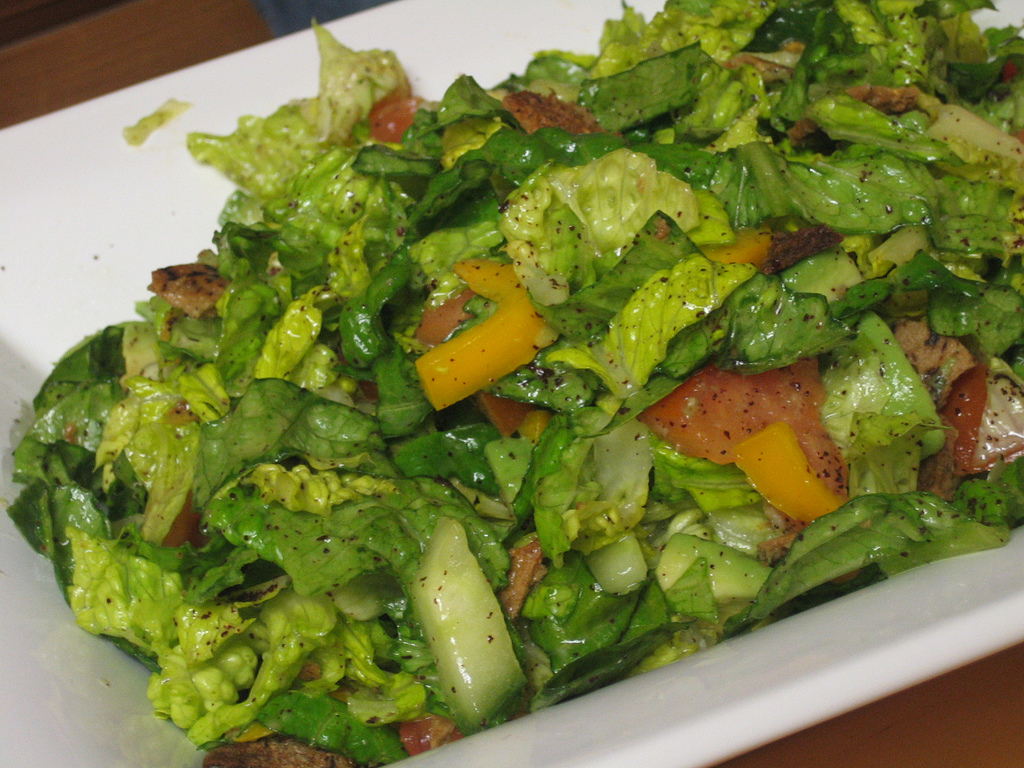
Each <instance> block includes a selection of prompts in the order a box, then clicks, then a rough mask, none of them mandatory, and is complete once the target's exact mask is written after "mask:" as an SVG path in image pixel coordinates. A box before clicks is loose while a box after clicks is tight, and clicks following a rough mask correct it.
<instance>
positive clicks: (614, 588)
mask: <svg viewBox="0 0 1024 768" xmlns="http://www.w3.org/2000/svg"><path fill="white" fill-rule="evenodd" d="M586 560H587V567H588V568H590V572H591V573H592V574H594V578H595V579H597V583H598V584H600V585H601V589H603V590H605V591H606V592H611V593H612V594H615V595H624V594H626V593H627V592H632V591H633V590H634V589H636V588H637V587H639V586H640V585H641V584H643V583H644V581H646V579H647V560H646V559H644V552H643V549H642V548H641V547H640V542H639V541H637V538H636V535H635V534H633V533H632V532H630V533H627V534H626V535H625V536H623V537H622V538H621V539H619V540H618V541H613V542H612V543H611V544H608V545H607V546H604V547H601V548H600V549H598V550H595V551H594V552H591V553H590V554H589V555H587V556H586Z"/></svg>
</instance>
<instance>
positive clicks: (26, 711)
mask: <svg viewBox="0 0 1024 768" xmlns="http://www.w3.org/2000/svg"><path fill="white" fill-rule="evenodd" d="M634 4H635V6H636V7H637V8H638V9H639V10H642V11H644V12H646V13H648V15H649V14H650V12H651V11H653V10H654V9H655V8H656V6H657V5H658V2H657V0H642V1H641V2H635V3H634ZM999 5H1000V8H1001V11H1000V13H998V14H986V15H984V16H982V17H980V21H982V22H983V23H985V24H986V25H987V24H990V23H993V22H998V23H1000V24H1003V23H1017V22H1019V21H1020V19H1021V17H1024V2H1022V0H1015V1H1014V2H1002V3H999ZM619 12H620V3H619V0H557V1H555V0H529V1H525V0H519V1H518V2H515V3H510V2H504V1H503V2H490V1H488V2H482V1H481V0H401V1H400V2H396V3H393V4H390V5H386V6H383V7H380V8H377V9H374V10H371V11H368V12H365V13H362V14H358V15H356V16H352V17H348V18H346V19H342V20H340V21H338V22H334V23H332V24H330V25H328V26H329V27H330V28H331V30H332V31H333V32H334V33H335V34H336V35H337V36H338V38H339V39H340V40H342V42H345V43H346V44H348V45H350V46H352V47H355V48H370V47H382V48H390V49H392V50H395V51H397V52H398V54H399V56H400V58H401V59H402V61H403V62H404V63H405V64H406V66H407V68H408V70H409V72H410V74H411V77H412V79H413V82H414V86H415V88H416V90H417V91H418V92H420V93H422V94H423V95H426V96H430V97H438V96H440V94H441V93H443V91H444V89H445V87H446V86H447V85H448V84H449V83H450V82H451V81H452V79H454V77H455V76H457V75H458V74H461V73H463V72H465V73H469V74H472V75H474V76H476V77H477V79H478V80H479V81H480V82H481V83H482V84H484V85H489V84H493V83H495V82H498V81H500V80H501V79H503V78H504V77H505V76H506V75H507V74H508V73H509V72H512V71H521V69H522V67H523V66H524V65H525V63H526V62H527V61H528V59H529V56H530V54H532V53H533V52H534V51H537V50H543V49H549V48H561V49H568V50H576V51H583V52H591V51H594V50H595V49H596V46H597V40H598V38H599V36H600V32H601V27H602V22H603V20H604V19H605V18H606V17H608V16H617V15H618V14H619ZM316 82H317V54H316V50H315V45H314V41H313V38H312V36H311V35H310V34H309V33H300V34H298V35H294V36H291V37H287V38H283V39H280V40H276V41H273V42H271V43H268V44H266V45H262V46H258V47H256V48H253V49H250V50H247V51H243V52H240V53H238V54H234V55H231V56H228V57H225V58H221V59H218V60H216V61H212V62H209V63H207V64H203V65H200V66H198V67H193V68H190V69H187V70H184V71H181V72H178V73H175V74H172V75H168V76H166V77H162V78H159V79H156V80H153V81H150V82H147V83H144V84H142V85H138V86H135V87H132V88H129V89H127V90H125V91H121V92H118V93H116V94H112V95H110V96H107V97H104V98H101V99H98V100H95V101H92V102H88V103H85V104H82V105H79V106H77V107H73V108H71V109H68V110H64V111H62V112H58V113H55V114H52V115H48V116H46V117H43V118H40V119H37V120H33V121H30V122H27V123H23V124H21V125H17V126H13V127H11V128H8V129H6V130H3V131H0V180H2V183H0V393H2V394H0V423H2V424H3V425H4V427H3V432H2V435H0V454H2V459H0V498H3V499H6V500H8V501H9V500H11V499H13V498H14V495H15V493H16V489H15V488H14V487H13V485H12V484H11V481H10V471H11V466H10V465H11V459H10V446H11V445H12V444H13V441H14V440H15V439H16V438H17V436H18V435H19V434H20V432H19V430H20V429H22V428H23V427H22V426H21V425H20V424H19V423H18V419H19V417H21V416H24V414H25V412H26V409H27V405H26V403H27V401H28V400H29V399H30V398H31V396H32V395H33V394H34V392H35V390H36V388H37V387H38V385H39V384H40V383H41V382H42V380H43V377H44V376H45V374H46V371H47V369H48V367H49V366H50V365H51V364H52V363H53V362H54V361H55V360H56V359H57V358H58V357H59V356H60V354H61V353H62V352H63V351H64V350H65V349H66V348H67V347H69V346H70V345H72V344H73V343H75V342H77V341H78V340H79V339H81V338H82V337H83V336H84V335H86V334H88V333H91V332H92V331H94V330H97V329H99V328H100V327H102V326H103V325H105V324H107V323H112V322H118V321H121V320H125V319H129V318H130V317H132V315H133V307H134V303H135V301H137V300H139V299H141V298H143V297H144V295H145V286H146V285H147V284H148V282H149V273H150V271H151V270H152V269H154V268H158V267H162V266H166V265H168V264H174V263H180V262H185V261H189V260H191V259H192V258H193V257H194V256H195V254H196V253H197V252H198V251H199V250H201V249H203V248H205V247H207V246H208V245H209V242H210V237H211V235H212V233H213V231H214V229H215V227H216V216H217V213H218V211H219V209H220V206H221V204H222V203H223V201H224V199H225V198H226V196H227V194H228V192H229V191H230V187H229V185H228V184H227V182H225V181H223V180H222V179H221V178H219V177H218V175H217V174H216V173H215V172H213V171H212V170H210V169H208V168H203V167H199V166H197V165H196V164H195V163H193V161H192V160H191V159H190V157H189V155H188V153H187V152H186V150H185V148H184V140H185V135H186V133H187V132H188V131H192V130H204V131H212V132H229V131H230V130H232V128H233V126H234V123H235V120H236V118H237V117H238V116H240V115H243V114H269V113H270V112H271V111H273V110H274V109H275V108H276V107H277V106H278V105H280V104H282V103H284V102H285V101H287V100H288V99H291V98H293V97H296V96H307V95H312V94H314V93H315V91H316ZM172 96H173V97H175V98H178V99H183V100H186V101H190V102H192V103H193V104H194V105H195V106H194V108H193V109H191V110H190V111H189V112H187V113H186V114H185V115H184V116H183V117H181V118H180V119H178V120H177V121H175V122H174V123H172V124H170V125H168V126H166V127H164V128H163V129H161V130H159V131H158V132H157V133H155V134H154V135H153V136H152V137H151V138H150V140H149V141H148V142H147V143H146V144H145V145H144V146H143V147H141V148H134V149H133V148H130V147H128V146H127V145H126V144H125V143H124V141H123V140H122V138H121V134H120V131H121V128H122V127H123V126H125V125H127V124H130V123H134V122H135V121H136V120H137V119H138V118H139V117H141V116H143V115H146V114H148V113H149V112H151V111H152V110H153V109H155V108H156V107H157V106H159V105H160V104H161V103H163V101H164V100H165V99H167V98H168V97H172ZM1022 558H1024V536H1017V537H1015V538H1014V540H1013V541H1012V542H1011V543H1010V545H1009V546H1008V547H1006V548H1004V549H1002V550H999V551H995V552H987V553H982V554H977V555H971V556H968V557H964V558H960V559H957V560H950V561H945V562H941V563H938V564H935V565H931V566H928V567H927V568H924V569H920V570H917V571H912V572H909V573H906V574H904V575H902V576H900V577H898V578H896V579H893V580H891V581H889V582H886V583H883V584H879V585H876V586H874V587H871V588H870V589H867V590H865V591H862V592H860V593H857V594H855V595H851V596H849V597H846V598H843V599H842V600H839V601H836V602H834V603H831V604H829V605H827V606H823V607H821V608H818V609H815V610H813V611H810V612H808V613H805V614H802V615H800V616H797V617H794V618H791V619H788V620H786V621H783V622H781V623H779V624H777V625H774V626H772V627H769V628H767V629H765V630H762V631H760V632H758V633H756V634H754V635H752V636H749V637H744V638H740V639H738V640H735V641H731V642H728V643H725V644H724V645H721V646H719V647H717V648H714V649H712V650H710V651H708V652H706V653H703V654H699V655H697V656H695V657H692V658H690V659H688V660H684V661H682V662H679V663H677V664H675V665H673V666H671V667H669V668H665V669H662V670H659V671H657V672H654V673H651V674H648V675H646V676H644V677H642V678H638V679H634V680H630V681H627V682H624V683H620V684H618V685H615V686H612V687H611V688H608V689H605V690H603V691H600V692H598V693H595V694H591V695H589V696H586V697H583V698H582V699H579V700H576V701H572V702H568V703H565V704H561V705H559V706H557V707H554V708H553V709H550V710H547V711H545V712H542V713H540V714H537V715H532V716H530V717H526V718H523V719H521V720H518V721H515V722H513V723H510V724H508V725H505V726H502V727H500V728H496V729H494V730H493V731H490V732H488V733H484V734H480V735H478V736H474V737H472V738H470V739H465V740H463V741H461V742H458V743H456V744H453V745H451V746H449V747H447V748H446V749H444V750H443V752H442V753H438V754H434V755H426V756H424V757H421V758H416V759H415V761H414V763H412V764H414V765H417V766H424V768H427V767H428V766H431V765H436V766H441V765H444V766H482V765H486V766H488V768H503V767H504V766H508V768H568V766H582V765H586V766H589V767H590V768H626V767H627V766H628V767H630V768H632V766H637V765H642V766H645V768H662V767H663V768H670V767H671V768H697V766H706V765H710V764H714V763H716V762H718V761H720V760H723V759H726V758H728V757H730V756H732V755H735V754H738V753H740V752H743V751H746V750H749V749H751V748H752V747H754V746H757V745H759V744H762V743H764V742H766V741H769V740H771V739H774V738H777V737H779V736H782V735H784V734H786V733H789V732H792V731H794V730H797V729H799V728H802V727H804V726H808V725H811V724H813V723H815V722H818V721H820V720H823V719H825V718H828V717H830V716H832V715H834V714H837V713H839V712H842V711H844V710H847V709H849V708H852V707H854V706H856V705H859V704H863V703H866V702H868V701H870V700H872V699H875V698H878V697H880V696H883V695H885V694H888V693H891V692H893V691H895V690H897V689H899V688H902V687H905V686H907V685H909V684H912V683H915V682H917V681H919V680H922V679H924V678H926V677H929V676H932V675H934V674H938V673H940V672H943V671H946V670H948V669H951V668H953V667H955V666H958V665H961V664H965V663H967V662H969V661H972V660H974V659H976V658H979V657H981V656H983V655H986V654H988V653H991V652H994V651H996V650H999V649H1001V648H1004V647H1006V646H1008V645H1011V644H1013V643H1015V642H1018V641H1020V640H1024V568H1022V567H1021V565H1020V563H1021V562H1022ZM146 677H147V675H146V674H145V672H144V671H143V670H142V669H141V667H139V666H138V665H136V664H135V663H134V662H132V661H130V660H129V659H127V657H124V656H122V655H121V654H120V653H119V652H118V651H116V650H115V649H114V648H113V647H112V646H110V645H108V644H107V643H105V642H104V641H102V640H100V639H98V638H93V637H91V636H89V635H87V634H85V633H84V632H82V631H80V630H78V629H77V628H76V627H75V625H74V622H73V620H72V618H71V616H70V615H69V613H68V611H67V609H66V607H65V605H64V603H63V600H62V598H61V596H60V595H59V594H58V591H57V589H56V588H55V586H54V583H53V579H52V574H51V572H50V568H49V564H48V563H47V562H46V561H45V560H43V559H42V558H40V557H38V556H36V555H34V554H33V553H32V552H30V551H29V549H28V547H27V546H26V545H25V544H24V542H23V541H22V540H21V539H20V537H19V535H18V534H17V532H16V531H15V530H14V528H13V526H12V525H11V523H10V521H9V520H8V518H7V516H6V515H3V516H2V520H0V765H3V766H33V768H58V767H59V768H64V766H67V765H69V764H71V765H74V766H76V767H77V768H118V767H120V766H124V767H125V768H128V767H131V768H150V767H152V768H191V767H193V766H197V765H199V762H200V759H201V758H200V756H199V755H198V754H197V753H196V751H195V750H194V749H193V748H192V747H191V746H190V745H189V744H188V743H187V742H186V741H185V739H184V737H183V736H181V734H180V733H179V732H178V731H177V730H176V729H175V728H174V727H173V726H170V725H168V724H167V723H164V722H161V721H158V720H157V719H156V718H154V717H153V716H152V714H151V710H150V707H149V702H148V701H147V699H146V696H145V683H146ZM412 764H410V765H412Z"/></svg>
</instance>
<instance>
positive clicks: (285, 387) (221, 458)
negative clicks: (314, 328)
mask: <svg viewBox="0 0 1024 768" xmlns="http://www.w3.org/2000/svg"><path fill="white" fill-rule="evenodd" d="M383 451H384V443H383V440H382V439H381V437H380V435H379V434H378V433H377V431H376V424H375V421H374V419H373V418H372V417H370V416H367V415H365V414H363V413H360V412H359V411H357V410H355V409H353V408H349V407H348V406H345V405H342V404H341V403H336V402H333V401H331V400H326V399H324V398H322V397H319V396H317V395H314V394H313V393H311V392H308V391H306V390H303V389H301V388H299V387H297V386H295V385H294V384H290V383H289V382H286V381H283V380H281V379H258V380H256V381H254V382H253V383H252V384H251V385H250V386H249V388H248V389H247V390H246V392H245V394H244V395H243V396H242V397H241V398H240V399H239V400H238V401H237V402H236V403H235V405H234V408H233V409H232V411H231V412H230V413H229V414H228V415H227V416H225V417H224V418H222V419H219V420H217V421H213V422H208V423H206V424H203V425H202V426H201V428H200V434H199V446H198V451H197V456H196V459H197V471H196V480H195V487H194V503H195V505H196V507H197V508H198V509H202V508H203V507H204V506H205V505H206V503H207V502H208V501H209V500H210V499H211V498H212V497H213V495H214V494H215V493H216V492H217V491H218V490H219V489H220V487H221V486H222V485H223V484H224V483H226V482H229V481H232V480H234V479H236V478H237V477H238V476H240V475H241V474H242V473H243V472H245V471H246V470H247V469H249V468H251V467H253V466H255V465H256V464H260V463H264V462H275V461H279V460H281V459H285V458H290V457H296V456H309V457H316V458H317V459H318V460H319V461H321V462H325V463H333V464H336V465H345V466H349V467H353V468H354V467H357V466H358V467H367V468H377V469H383V470H387V468H388V467H389V462H388V461H387V460H386V459H385V457H384V456H383Z"/></svg>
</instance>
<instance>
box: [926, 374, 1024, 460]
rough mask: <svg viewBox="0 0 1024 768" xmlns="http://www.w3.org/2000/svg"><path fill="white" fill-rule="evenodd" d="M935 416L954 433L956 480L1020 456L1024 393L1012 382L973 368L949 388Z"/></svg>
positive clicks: (1011, 378) (1023, 449)
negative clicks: (947, 424) (950, 427)
mask: <svg viewBox="0 0 1024 768" xmlns="http://www.w3.org/2000/svg"><path fill="white" fill-rule="evenodd" d="M940 413H941V415H942V416H943V418H944V419H945V420H946V421H947V422H948V423H949V424H951V425H952V426H953V427H954V428H955V429H956V441H955V442H954V443H953V470H954V472H955V473H956V474H958V475H974V474H977V473H979V472H987V471H988V470H990V469H992V467H994V466H995V465H996V464H997V463H998V462H1000V461H1006V462H1010V461H1013V460H1015V459H1017V458H1019V457H1020V456H1022V455H1024V388H1022V386H1021V383H1020V381H1019V380H1018V379H1017V378H1016V377H1014V376H1011V375H1009V374H1007V373H1000V372H998V371H993V370H992V369H991V368H989V366H987V365H976V366H974V367H973V368H971V369H970V370H968V371H966V372H965V373H963V374H961V375H960V376H959V377H958V378H957V380H956V381H954V382H953V386H952V388H951V389H950V393H949V397H948V398H947V400H946V403H945V404H944V405H943V407H942V409H941V410H940Z"/></svg>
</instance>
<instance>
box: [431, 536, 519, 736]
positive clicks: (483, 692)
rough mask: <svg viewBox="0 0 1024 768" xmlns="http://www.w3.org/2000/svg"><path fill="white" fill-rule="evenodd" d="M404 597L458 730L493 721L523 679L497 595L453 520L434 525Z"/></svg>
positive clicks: (511, 702) (510, 701) (510, 702)
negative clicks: (420, 629)
mask: <svg viewBox="0 0 1024 768" xmlns="http://www.w3.org/2000/svg"><path fill="white" fill-rule="evenodd" d="M411 593H412V595H411V596H412V606H413V610H414V611H415V613H416V618H417V619H418V620H419V622H420V626H422V627H423V633H424V635H425V636H426V639H427V645H428V646H429V647H430V651H431V653H432V654H433V655H434V659H435V661H436V662H437V672H438V677H439V679H440V682H441V691H442V695H443V696H444V700H445V703H446V704H447V705H448V708H449V709H450V710H451V713H452V716H453V717H454V719H455V722H456V724H457V725H458V726H459V730H460V731H462V732H463V733H465V734H469V733H474V732H476V731H479V730H481V729H482V728H483V727H485V726H486V725H489V724H493V722H494V719H495V717H496V716H500V715H502V714H505V710H506V709H508V708H509V706H510V705H514V703H515V702H516V701H517V700H518V697H519V695H520V692H521V691H522V689H523V686H524V685H525V684H526V676H525V675H524V674H523V670H522V668H521V667H520V665H519V659H518V657H517V656H516V652H515V649H514V648H513V645H512V638H511V636H510V635H509V632H508V626H507V625H506V624H505V614H504V613H503V612H502V610H501V605H500V604H499V603H498V598H497V596H496V595H495V594H494V590H493V589H492V588H491V584H490V582H488V581H487V577H486V576H485V575H484V572H483V570H482V569H481V568H480V564H479V563H478V562H477V560H476V557H475V556H474V555H473V553H472V551H470V549H469V542H468V540H467V538H466V531H465V530H464V529H463V527H462V525H461V524H460V523H459V522H458V521H457V520H454V519H452V518H450V517H443V518H441V519H440V520H439V521H438V522H437V526H436V527H435V528H434V532H433V534H432V535H431V537H430V541H429V542H427V548H426V551H425V552H424V553H423V559H422V561H421V562H420V567H419V570H418V571H417V573H416V579H415V580H414V582H413V584H412V588H411Z"/></svg>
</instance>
